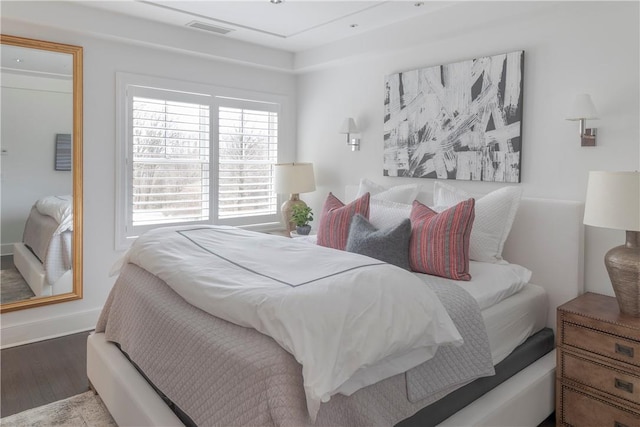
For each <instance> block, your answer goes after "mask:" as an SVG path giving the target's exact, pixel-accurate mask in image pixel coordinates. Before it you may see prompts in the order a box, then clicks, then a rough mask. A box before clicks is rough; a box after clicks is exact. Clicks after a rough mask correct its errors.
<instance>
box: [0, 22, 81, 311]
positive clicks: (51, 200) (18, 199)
mask: <svg viewBox="0 0 640 427" xmlns="http://www.w3.org/2000/svg"><path fill="white" fill-rule="evenodd" d="M0 53H1V56H2V63H1V68H0V73H1V74H2V79H1V80H0V81H1V83H2V92H1V97H2V109H1V111H2V147H1V149H2V153H1V154H2V156H1V157H0V166H1V171H2V179H1V180H0V182H1V185H2V191H1V192H0V194H1V195H2V203H1V205H2V230H1V231H0V236H2V264H3V266H2V276H0V286H1V287H3V289H2V291H3V293H2V303H1V304H0V313H6V312H10V311H14V310H20V309H24V308H30V307H38V306H42V305H47V304H54V303H59V302H65V301H72V300H76V299H81V298H82V277H83V276H82V224H83V221H82V47H80V46H72V45H67V44H61V43H53V42H48V41H42V40H34V39H28V38H23V37H16V36H10V35H4V34H2V35H0ZM7 266H8V268H5V267H7ZM11 269H13V270H11ZM9 270H11V275H9V273H7V274H5V272H6V271H9ZM14 270H15V271H14ZM16 272H17V275H16ZM20 279H22V282H24V283H21V282H20ZM8 283H12V284H13V283H15V284H16V285H15V286H16V287H15V288H11V290H10V291H11V292H13V294H11V292H9V291H7V292H6V293H5V289H8V288H5V284H8ZM24 284H26V285H28V287H27V288H25V287H24ZM7 286H8V285H7ZM5 296H6V298H5Z"/></svg>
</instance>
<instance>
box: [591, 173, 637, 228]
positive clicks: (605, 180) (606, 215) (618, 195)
mask: <svg viewBox="0 0 640 427" xmlns="http://www.w3.org/2000/svg"><path fill="white" fill-rule="evenodd" d="M584 223H585V224H586V225H593V226H596V227H605V228H615V229H618V230H626V231H640V172H599V171H598V172H589V183H588V184H587V200H586V202H585V208H584Z"/></svg>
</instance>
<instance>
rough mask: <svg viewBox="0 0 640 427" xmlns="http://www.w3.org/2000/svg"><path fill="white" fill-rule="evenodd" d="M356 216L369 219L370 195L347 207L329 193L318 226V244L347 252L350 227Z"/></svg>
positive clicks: (366, 194) (365, 195)
mask: <svg viewBox="0 0 640 427" xmlns="http://www.w3.org/2000/svg"><path fill="white" fill-rule="evenodd" d="M355 214H360V215H362V216H363V217H365V218H366V219H369V193H365V194H364V195H363V196H362V197H360V198H358V199H356V200H354V201H353V202H351V203H349V204H348V205H345V204H344V203H342V202H341V201H340V200H339V199H338V198H337V197H336V196H334V195H333V193H329V195H328V196H327V200H325V202H324V205H323V206H322V213H321V217H320V224H319V225H318V244H319V245H322V246H326V247H328V248H334V249H340V250H343V251H344V250H345V248H346V247H347V238H348V237H349V226H350V225H351V219H352V218H353V217H354V215H355Z"/></svg>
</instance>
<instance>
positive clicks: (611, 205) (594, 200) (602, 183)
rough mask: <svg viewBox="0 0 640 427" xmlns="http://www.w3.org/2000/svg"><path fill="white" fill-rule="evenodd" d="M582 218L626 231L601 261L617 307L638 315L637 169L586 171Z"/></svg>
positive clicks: (639, 183) (639, 207)
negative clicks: (587, 174)
mask: <svg viewBox="0 0 640 427" xmlns="http://www.w3.org/2000/svg"><path fill="white" fill-rule="evenodd" d="M583 222H584V223H585V224H586V225H593V226H596V227H604V228H614V229H617V230H625V231H626V243H625V244H624V245H621V246H616V247H615V248H613V249H611V250H609V252H607V254H606V255H605V257H604V263H605V265H606V267H607V272H608V273H609V278H610V279H611V284H612V286H613V291H614V292H615V294H616V299H617V300H618V305H619V306H620V311H621V312H622V313H625V314H628V315H631V316H635V317H640V172H589V182H588V184H587V198H586V202H585V210H584V221H583Z"/></svg>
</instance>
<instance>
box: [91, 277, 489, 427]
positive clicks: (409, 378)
mask: <svg viewBox="0 0 640 427" xmlns="http://www.w3.org/2000/svg"><path fill="white" fill-rule="evenodd" d="M436 291H437V292H438V293H439V296H440V298H441V299H442V300H443V304H444V305H445V307H447V306H448V305H450V302H451V301H449V302H447V300H448V299H449V298H453V299H455V297H454V296H453V294H452V293H451V292H449V291H450V290H446V289H445V290H443V289H436ZM456 292H457V291H453V293H456ZM463 292H464V291H463ZM465 294H466V292H465ZM467 297H468V295H467ZM469 298H470V297H469ZM471 300H472V299H471ZM472 301H473V300H472ZM473 302H474V303H475V301H473ZM456 304H457V303H456ZM460 304H462V303H460ZM465 307H466V308H465ZM447 309H449V307H447ZM456 310H457V313H458V314H456ZM476 310H477V305H476ZM453 311H454V313H452V319H453V320H454V322H456V326H457V327H458V328H459V330H460V333H461V335H462V336H463V337H464V338H465V339H467V337H468V336H470V335H469V334H476V333H477V334H479V336H478V337H477V339H473V340H470V341H471V342H470V343H469V344H467V343H465V345H464V346H462V347H458V348H456V349H450V350H452V352H449V351H441V350H444V348H441V349H440V350H439V351H438V353H437V354H436V357H435V358H434V360H433V362H432V363H434V364H435V365H434V366H437V371H434V370H433V368H431V369H423V367H418V368H415V369H413V370H411V371H409V372H407V373H406V374H399V375H395V376H393V377H391V378H388V379H386V380H384V381H381V382H379V383H377V384H374V385H371V386H368V387H365V388H363V389H361V390H359V391H357V392H356V393H354V394H353V395H351V396H344V395H335V396H333V397H332V398H331V400H330V401H329V402H327V403H324V404H322V405H321V407H320V412H319V413H318V418H317V420H316V422H315V423H312V422H311V420H310V419H309V417H308V411H307V408H306V402H305V394H304V390H303V387H302V369H301V366H300V365H299V364H298V363H297V362H296V360H295V359H294V358H293V356H292V355H291V354H289V353H288V352H286V351H285V350H283V349H282V348H281V347H280V346H279V345H278V344H277V343H276V342H275V341H273V340H272V339H271V338H269V337H267V336H265V335H263V334H261V333H259V332H257V331H255V330H254V329H251V328H243V327H240V326H237V325H235V324H232V323H229V322H227V321H225V320H222V319H219V318H217V317H214V316H211V315H209V314H207V313H205V312H204V311H202V310H199V309H198V308H195V307H193V306H192V305H190V304H188V303H187V302H185V301H184V300H183V299H182V298H181V297H180V296H179V295H178V294H176V293H175V292H174V291H173V290H172V289H171V288H169V286H167V285H166V284H165V283H164V282H163V281H162V280H160V279H158V278H157V277H155V276H153V275H152V274H150V273H148V272H147V271H145V270H143V269H141V268H139V267H137V266H135V265H133V264H127V265H125V266H124V268H123V269H122V272H121V274H120V277H119V278H118V280H117V281H116V284H115V286H114V288H113V289H112V291H111V293H110V295H109V298H108V300H107V302H106V304H105V307H104V309H103V311H102V314H101V316H100V319H99V321H98V324H97V326H96V331H97V332H104V333H105V335H106V338H107V340H109V341H113V342H116V343H118V344H119V345H120V347H121V349H122V350H123V351H124V352H126V353H127V354H128V356H129V357H130V358H131V360H132V361H134V362H135V363H136V364H137V365H138V367H139V368H140V369H141V370H142V371H144V373H145V375H146V376H147V377H148V378H149V379H150V380H151V381H152V382H153V383H154V384H155V385H156V386H157V387H158V388H159V389H160V390H162V391H163V393H164V394H165V395H166V396H167V397H168V398H169V399H171V400H172V401H173V402H174V403H175V404H176V405H177V406H179V407H180V408H181V409H182V410H183V411H184V412H185V413H186V414H188V415H189V416H190V417H191V419H192V420H193V421H194V422H195V423H196V424H197V425H200V426H238V425H251V426H296V427H298V426H312V425H316V426H391V425H394V424H396V423H397V422H399V421H400V420H402V419H405V418H407V417H409V416H411V415H413V414H414V413H415V412H417V411H418V410H419V409H421V408H423V407H424V406H427V405H428V404H430V403H432V402H434V401H435V400H437V399H439V398H442V397H444V396H445V395H446V394H448V393H450V392H452V391H454V390H455V389H457V388H459V387H460V386H462V385H464V384H466V383H468V382H469V381H471V380H472V379H474V378H476V377H478V376H483V375H488V374H490V373H489V371H491V373H492V371H493V367H491V368H490V369H489V370H487V369H486V366H485V364H482V363H481V364H479V365H478V366H477V368H478V369H475V368H473V367H469V369H467V368H463V369H459V366H458V365H459V364H458V360H456V359H460V360H466V361H467V362H468V361H469V360H473V358H477V359H483V358H487V360H488V363H489V365H491V362H490V361H491V355H490V352H489V350H488V349H489V346H488V342H487V337H486V331H484V323H483V322H482V319H481V318H479V321H477V318H476V319H475V320H474V317H473V315H472V316H468V315H467V314H468V313H467V312H469V311H471V312H473V311H474V309H473V307H468V306H466V305H461V306H460V307H459V309H454V310H453ZM465 313H466V314H465ZM459 315H462V318H464V319H463V320H461V319H462V318H458V319H456V317H459ZM477 315H478V316H479V312H478V313H477ZM469 322H475V323H476V326H478V325H481V326H480V327H479V328H475V330H469V328H468V324H469ZM478 342H480V345H477V344H478ZM465 346H468V347H469V348H468V349H465V348H464V347H465ZM460 353H463V354H464V355H460ZM485 353H486V354H485ZM435 359H440V361H436V360H435ZM427 363H429V362H427ZM429 371H431V372H429ZM456 371H458V373H459V374H456ZM408 396H411V397H408ZM420 396H423V397H420Z"/></svg>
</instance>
